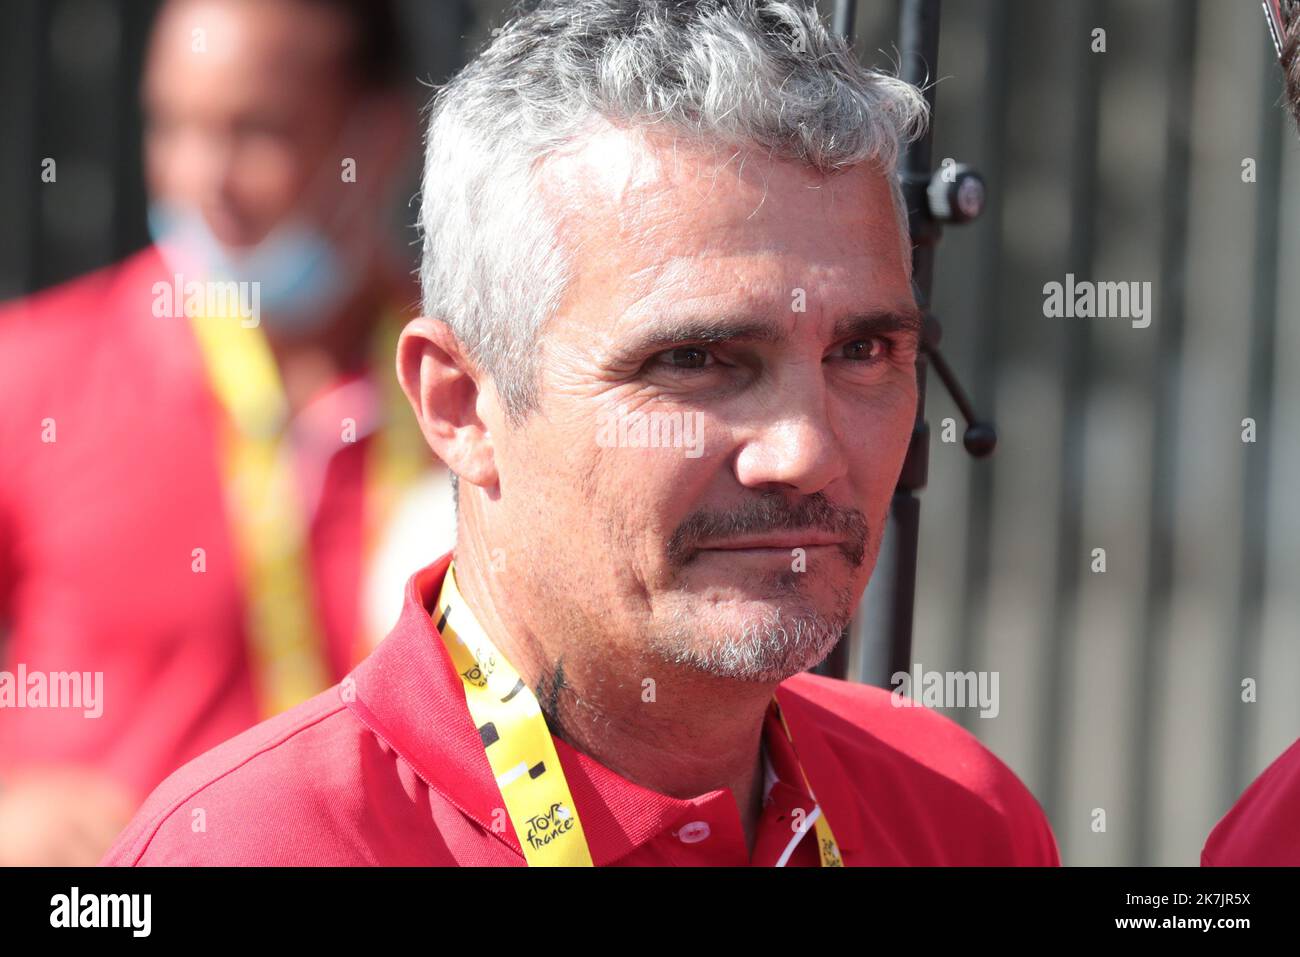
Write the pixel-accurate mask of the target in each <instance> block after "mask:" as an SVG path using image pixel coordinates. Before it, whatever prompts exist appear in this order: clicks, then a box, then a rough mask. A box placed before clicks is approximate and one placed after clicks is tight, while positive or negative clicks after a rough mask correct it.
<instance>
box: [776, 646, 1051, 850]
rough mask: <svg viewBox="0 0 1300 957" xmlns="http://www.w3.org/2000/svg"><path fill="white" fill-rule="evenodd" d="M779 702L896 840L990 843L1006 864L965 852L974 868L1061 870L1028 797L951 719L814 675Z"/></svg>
mask: <svg viewBox="0 0 1300 957" xmlns="http://www.w3.org/2000/svg"><path fill="white" fill-rule="evenodd" d="M779 701H780V703H781V705H782V708H783V711H784V712H785V713H786V715H787V720H789V721H791V722H792V723H793V722H794V721H795V720H796V719H800V723H801V724H802V730H803V732H804V733H805V734H808V733H813V734H815V735H816V737H817V740H818V744H819V749H820V750H821V751H822V753H823V754H824V755H828V756H829V759H830V760H833V761H834V762H835V763H836V764H837V765H838V771H839V773H840V775H841V776H842V779H843V780H846V781H848V782H852V784H853V785H854V786H855V787H856V788H857V789H859V790H860V792H861V793H863V794H864V795H865V794H866V793H867V792H868V791H869V792H871V798H870V801H871V803H872V814H873V815H882V814H883V815H892V818H891V820H890V821H889V826H890V827H891V828H893V829H894V830H895V833H903V832H905V831H906V830H907V829H908V828H911V827H915V828H918V829H926V830H930V829H933V832H934V833H937V834H942V839H943V840H944V841H945V842H948V846H949V848H955V847H957V845H958V843H960V842H963V841H971V842H978V841H980V840H982V839H983V838H984V837H988V836H990V835H991V834H992V835H995V836H996V837H997V839H998V840H999V841H1000V842H1001V845H1002V848H1003V849H1004V850H1005V851H1007V852H1008V853H1007V856H1006V858H1005V859H1003V858H1002V852H1001V851H999V852H998V854H997V855H996V860H994V859H990V858H988V856H987V854H986V853H985V851H984V850H981V849H976V848H974V847H972V848H971V849H970V850H971V855H972V862H980V861H988V862H1000V863H1030V864H1045V865H1055V864H1058V863H1059V861H1060V856H1059V851H1058V849H1057V846H1056V841H1055V837H1054V836H1053V835H1052V831H1051V826H1050V824H1049V823H1048V820H1047V816H1046V815H1045V814H1044V813H1043V810H1042V807H1041V806H1040V805H1039V803H1038V801H1037V800H1036V799H1035V798H1034V796H1033V794H1032V793H1031V792H1030V790H1029V788H1027V787H1026V786H1025V784H1024V783H1023V782H1022V781H1021V780H1020V778H1019V777H1018V776H1017V775H1016V773H1015V772H1014V771H1012V770H1011V768H1009V767H1008V766H1007V765H1006V764H1005V763H1004V762H1003V761H1002V760H1001V759H999V758H998V757H997V755H995V754H994V753H993V752H992V751H990V750H989V748H988V747H986V746H985V745H984V744H983V743H982V742H981V741H980V740H979V739H978V738H977V737H976V736H975V735H974V734H972V733H971V732H969V731H967V730H966V729H965V728H963V727H962V726H961V725H959V724H958V723H957V722H956V721H953V720H952V719H951V718H948V717H946V716H944V715H942V714H940V713H938V712H937V711H935V710H933V709H931V708H927V707H921V706H919V705H912V703H911V701H910V699H907V698H902V699H901V701H905V702H907V703H908V705H909V706H900V704H901V702H900V699H899V698H898V697H896V696H895V695H894V694H893V693H892V692H890V691H887V690H885V689H882V688H877V687H874V686H872V685H865V684H860V683H858V682H852V681H842V680H839V679H836V678H828V677H824V676H822V675H816V674H812V673H811V672H804V673H801V674H798V675H795V676H793V677H792V678H790V679H788V680H787V681H785V682H783V683H782V685H781V695H780V697H779ZM796 734H797V732H796ZM797 744H798V738H796V745H797ZM873 782H879V785H880V786H878V787H875V786H872V783H873ZM864 799H865V798H864ZM944 829H949V830H948V831H947V833H944ZM981 830H984V831H985V833H984V834H983V835H981V834H980V831H981ZM916 837H917V838H918V839H919V837H920V835H919V833H918V834H917V835H916Z"/></svg>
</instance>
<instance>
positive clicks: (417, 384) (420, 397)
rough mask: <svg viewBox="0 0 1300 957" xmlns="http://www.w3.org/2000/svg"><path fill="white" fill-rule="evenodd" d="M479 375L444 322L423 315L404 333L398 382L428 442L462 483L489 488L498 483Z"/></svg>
mask: <svg viewBox="0 0 1300 957" xmlns="http://www.w3.org/2000/svg"><path fill="white" fill-rule="evenodd" d="M481 376H482V374H481V373H480V372H479V371H478V370H477V369H476V368H475V366H474V364H473V363H472V362H470V360H469V358H468V356H466V355H465V353H464V351H463V350H462V348H461V345H460V343H459V342H458V341H457V339H456V336H455V334H454V333H453V332H452V331H451V327H450V326H448V325H447V324H446V323H445V322H443V321H441V320H439V319H429V318H427V317H424V316H421V317H420V318H418V319H412V320H411V321H410V322H408V323H407V324H406V328H404V329H403V330H402V335H401V336H400V337H399V339H398V340H397V380H398V381H399V382H400V383H401V384H402V391H403V392H405V393H406V398H407V400H408V401H409V402H410V403H411V409H412V410H413V411H414V412H415V418H416V420H417V421H418V422H419V423H420V431H421V432H422V433H423V435H424V441H425V442H427V443H428V444H429V448H431V449H432V450H433V452H434V454H435V455H437V456H438V458H440V459H442V460H443V461H444V462H446V463H447V467H448V468H450V469H451V470H452V471H453V472H455V473H456V475H457V476H459V477H460V478H461V479H462V480H463V481H466V482H469V483H471V484H472V485H478V486H480V487H491V486H494V485H496V484H497V480H498V478H497V468H496V459H495V456H494V454H493V447H492V434H491V432H490V430H489V429H488V426H487V424H486V423H485V422H484V421H483V420H482V419H481V418H480V416H479V398H480V382H479V379H480V377H481ZM484 384H485V385H486V387H487V388H488V389H489V390H490V389H491V385H490V383H486V382H485V383H484Z"/></svg>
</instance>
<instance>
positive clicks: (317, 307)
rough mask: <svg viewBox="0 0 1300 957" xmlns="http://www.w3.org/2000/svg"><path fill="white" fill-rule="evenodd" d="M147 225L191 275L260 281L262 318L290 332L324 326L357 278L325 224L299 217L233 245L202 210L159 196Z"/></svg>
mask: <svg viewBox="0 0 1300 957" xmlns="http://www.w3.org/2000/svg"><path fill="white" fill-rule="evenodd" d="M149 232H150V235H151V236H152V237H153V241H154V243H155V244H156V245H157V247H158V249H159V251H160V252H161V254H162V256H163V258H164V259H165V260H166V262H167V264H168V265H169V266H170V267H171V268H172V270H173V271H175V272H178V273H181V274H182V275H184V276H185V277H186V279H187V280H189V279H199V280H200V281H204V280H212V281H219V282H225V281H230V280H234V281H236V282H255V283H259V284H260V285H259V287H258V288H259V292H260V297H261V298H260V302H261V310H262V312H263V316H264V318H263V320H262V321H263V322H265V324H266V326H267V327H268V329H270V330H272V331H274V332H276V333H281V334H284V335H286V336H290V337H292V336H301V335H305V334H308V333H311V332H314V331H316V330H319V329H320V328H321V327H322V326H324V325H325V323H326V322H327V321H329V319H331V318H332V317H333V314H334V310H335V309H337V308H338V307H339V305H340V304H341V303H342V302H343V300H344V299H345V298H346V297H347V296H348V295H349V294H350V293H351V292H352V290H353V288H354V286H355V284H356V281H357V278H358V277H357V270H356V269H355V268H354V267H353V266H352V264H351V263H350V262H349V260H347V259H345V258H344V257H343V256H341V255H340V254H339V252H338V250H337V249H336V248H335V246H334V244H333V243H331V242H330V240H328V239H327V238H326V237H325V236H324V235H323V234H322V233H321V232H320V230H318V229H316V228H314V227H312V226H308V225H307V224H306V223H303V222H301V221H298V220H288V221H286V222H283V223H281V224H279V225H277V226H275V227H274V228H273V229H272V230H271V231H270V232H269V233H268V234H267V235H266V237H265V238H264V239H263V240H262V241H261V242H259V243H257V244H255V245H253V246H248V247H242V248H239V249H228V248H226V247H224V246H223V245H222V244H221V243H220V241H219V240H218V239H217V238H216V237H215V236H214V235H213V234H212V230H211V229H209V228H208V224H207V221H206V220H205V219H204V218H203V214H202V213H201V212H200V211H199V210H197V209H194V208H192V207H182V206H177V205H175V204H169V203H164V202H158V201H155V202H152V203H150V204H149Z"/></svg>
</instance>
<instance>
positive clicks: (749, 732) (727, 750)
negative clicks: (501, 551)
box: [455, 549, 773, 852]
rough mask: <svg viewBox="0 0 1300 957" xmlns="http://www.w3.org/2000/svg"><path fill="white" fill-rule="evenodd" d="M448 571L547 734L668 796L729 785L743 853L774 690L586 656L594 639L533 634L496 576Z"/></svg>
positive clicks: (754, 812) (471, 568)
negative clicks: (528, 695) (537, 709)
mask: <svg viewBox="0 0 1300 957" xmlns="http://www.w3.org/2000/svg"><path fill="white" fill-rule="evenodd" d="M457 555H465V552H464V551H462V550H461V549H457ZM455 567H456V583H457V587H458V588H459V589H460V592H461V594H462V595H463V596H464V598H465V600H466V601H467V602H468V604H469V606H470V610H471V611H472V612H473V613H474V616H475V618H476V619H477V620H478V623H479V625H480V626H481V627H482V628H483V629H484V631H486V632H487V635H488V637H489V638H490V639H491V640H492V642H493V644H494V645H496V647H497V649H498V650H499V651H500V652H501V653H502V654H503V655H504V656H505V658H506V660H508V661H509V662H510V663H511V665H513V666H514V668H515V670H516V671H518V672H519V675H520V677H521V678H522V679H523V680H524V682H525V683H526V684H527V685H528V686H529V687H530V688H531V689H532V690H533V693H534V695H535V696H536V697H537V702H538V704H539V705H540V706H541V709H542V712H543V714H544V715H545V716H546V721H547V724H548V726H549V727H550V730H551V733H552V734H554V735H555V736H556V737H558V738H561V739H562V740H563V741H564V742H565V743H567V744H569V745H570V746H571V747H573V748H575V749H576V750H578V751H581V752H582V753H584V754H586V755H587V756H589V757H591V758H593V759H595V760H596V761H598V762H600V763H601V764H602V765H604V766H605V767H607V768H609V769H610V770H612V771H614V772H615V773H617V774H619V775H621V776H622V777H624V778H626V779H627V780H629V781H632V782H633V783H635V784H639V785H641V786H642V787H645V788H649V789H651V790H653V791H657V792H659V793H661V794H667V795H669V796H670V797H676V798H694V797H698V796H700V795H703V794H707V793H708V792H710V791H714V790H718V789H722V788H726V789H729V790H730V791H731V793H732V796H733V797H734V798H735V800H736V805H737V809H738V810H739V812H740V819H741V825H742V827H743V829H744V832H745V839H746V843H747V845H748V847H749V848H750V850H751V852H752V850H753V846H754V836H755V832H756V830H757V824H758V819H759V816H760V814H761V811H762V799H763V793H762V790H763V760H762V749H761V745H762V734H763V719H764V716H765V714H766V712H767V707H768V704H769V702H770V701H771V698H772V691H773V686H771V685H765V684H753V683H749V682H741V681H734V680H730V679H725V678H717V677H713V676H709V675H702V674H699V673H698V672H693V671H690V670H688V669H682V668H674V667H672V666H669V665H666V664H664V663H663V662H659V661H651V660H648V659H640V658H635V657H633V658H632V659H630V660H629V659H628V658H627V657H626V656H624V655H620V656H617V657H611V655H608V654H606V655H597V654H590V653H588V650H589V649H591V648H592V647H595V646H596V645H595V644H594V642H596V641H597V640H598V639H597V637H596V636H588V635H572V634H569V635H560V634H537V633H536V632H535V631H534V630H532V629H531V628H529V627H528V626H527V625H526V624H525V623H524V622H523V621H522V620H521V618H520V616H518V615H517V614H515V613H514V610H515V607H514V605H513V604H512V603H511V602H510V599H509V596H505V595H498V594H497V593H496V590H495V587H494V586H497V585H499V583H500V578H499V576H493V575H484V574H482V573H481V569H482V567H483V566H482V565H481V564H479V563H475V562H472V561H461V560H458V561H457V563H456V566H455Z"/></svg>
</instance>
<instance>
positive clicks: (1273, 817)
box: [1201, 739, 1300, 867]
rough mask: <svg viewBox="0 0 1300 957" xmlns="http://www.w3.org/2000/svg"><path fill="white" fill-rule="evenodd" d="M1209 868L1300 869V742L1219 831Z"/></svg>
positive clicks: (1204, 855)
mask: <svg viewBox="0 0 1300 957" xmlns="http://www.w3.org/2000/svg"><path fill="white" fill-rule="evenodd" d="M1201 865H1202V866H1203V867H1214V866H1229V867H1249V866H1255V867H1300V739H1298V740H1297V741H1296V742H1295V744H1293V745H1291V747H1289V748H1288V749H1287V750H1286V751H1284V752H1283V753H1282V756H1281V757H1280V758H1278V759H1277V760H1276V761H1274V762H1273V763H1272V764H1270V765H1269V766H1268V767H1267V768H1265V769H1264V773H1263V774H1261V775H1260V776H1259V777H1257V778H1256V779H1255V780H1254V781H1253V782H1252V783H1251V785H1250V787H1248V788H1246V790H1245V791H1244V792H1242V795H1241V797H1240V798H1238V799H1237V803H1236V804H1234V805H1233V806H1232V809H1231V810H1229V811H1228V813H1227V814H1225V815H1224V816H1223V819H1222V820H1221V821H1219V823H1218V824H1216V825H1215V827H1214V830H1213V831H1211V832H1210V836H1209V838H1207V839H1206V841H1205V848H1204V849H1203V850H1202V851H1201Z"/></svg>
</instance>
